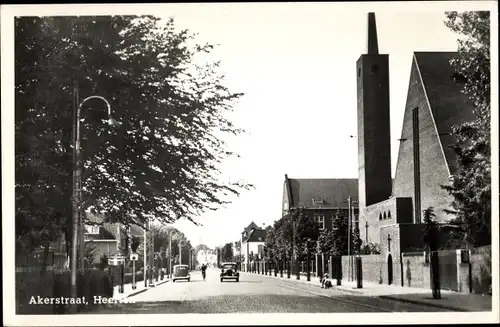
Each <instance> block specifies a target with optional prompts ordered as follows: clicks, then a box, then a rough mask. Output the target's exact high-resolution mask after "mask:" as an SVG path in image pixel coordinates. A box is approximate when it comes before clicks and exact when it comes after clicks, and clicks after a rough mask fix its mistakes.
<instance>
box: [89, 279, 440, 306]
mask: <svg viewBox="0 0 500 327" xmlns="http://www.w3.org/2000/svg"><path fill="white" fill-rule="evenodd" d="M218 275H219V271H218V270H216V269H212V270H209V271H208V272H207V279H206V280H205V281H203V279H202V277H201V273H199V272H194V273H193V274H192V277H191V282H184V281H178V282H175V283H171V282H168V283H165V284H163V285H160V286H158V287H156V288H152V289H149V290H147V291H146V292H144V293H141V294H138V295H135V296H133V297H131V298H129V300H133V301H135V303H121V304H117V305H114V306H113V307H104V306H103V307H100V308H99V310H98V312H96V311H93V312H92V313H115V314H116V313H154V314H159V313H272V312H279V313H324V312H328V313H334V312H394V311H396V312H398V311H399V312H422V311H433V312H437V311H447V310H444V309H438V308H433V307H428V306H421V305H415V304H406V303H402V302H399V301H392V300H387V299H381V298H377V297H362V296H358V295H347V294H346V293H343V292H340V291H335V290H332V289H329V290H325V289H321V288H319V287H315V286H313V285H307V284H301V283H296V282H294V281H293V280H276V279H272V278H268V277H265V276H259V275H253V274H242V275H241V277H240V281H239V282H234V281H225V282H223V283H221V282H220V279H219V277H218Z"/></svg>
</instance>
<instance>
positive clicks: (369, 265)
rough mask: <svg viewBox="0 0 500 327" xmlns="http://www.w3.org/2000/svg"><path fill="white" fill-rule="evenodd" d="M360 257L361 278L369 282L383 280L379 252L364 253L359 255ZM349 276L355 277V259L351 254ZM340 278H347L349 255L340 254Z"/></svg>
mask: <svg viewBox="0 0 500 327" xmlns="http://www.w3.org/2000/svg"><path fill="white" fill-rule="evenodd" d="M359 257H361V267H362V271H363V280H364V281H367V282H371V283H379V284H382V282H383V272H384V262H383V259H382V257H381V255H380V254H366V255H360V256H359ZM352 258H353V259H352V265H353V268H352V270H351V276H353V278H354V279H356V272H355V269H356V266H355V265H356V259H355V256H352ZM342 278H343V279H345V280H348V279H349V257H348V256H346V255H344V256H342Z"/></svg>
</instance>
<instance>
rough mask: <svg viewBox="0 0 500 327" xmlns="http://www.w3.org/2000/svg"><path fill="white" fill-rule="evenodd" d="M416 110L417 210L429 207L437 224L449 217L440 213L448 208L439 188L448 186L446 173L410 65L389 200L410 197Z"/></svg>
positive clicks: (420, 88) (447, 198)
mask: <svg viewBox="0 0 500 327" xmlns="http://www.w3.org/2000/svg"><path fill="white" fill-rule="evenodd" d="M417 106H418V108H419V125H420V127H419V137H420V142H419V144H420V180H421V181H420V186H421V210H423V209H425V208H427V207H430V206H433V207H434V209H435V213H436V219H437V220H438V221H445V220H449V219H450V216H449V215H447V214H446V213H444V212H443V210H442V209H445V208H449V204H450V202H451V197H450V196H449V194H448V193H447V192H446V191H445V190H443V189H441V187H440V185H447V184H448V183H449V172H448V168H447V163H446V161H445V157H444V153H443V150H442V148H441V143H440V141H439V136H438V135H437V132H436V127H435V125H434V121H433V117H432V114H431V111H430V108H429V105H428V101H427V98H426V96H425V93H424V89H423V86H422V83H421V80H420V75H419V73H418V69H417V67H416V65H415V62H413V63H412V68H411V73H410V85H409V88H408V95H407V102H406V110H405V114H404V118H403V128H402V132H401V137H400V138H401V142H400V146H399V153H398V161H397V165H396V174H395V179H394V185H393V196H396V197H413V195H414V183H413V181H414V178H413V130H412V126H413V125H412V110H413V108H415V107H417Z"/></svg>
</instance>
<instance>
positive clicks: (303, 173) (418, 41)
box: [155, 4, 457, 247]
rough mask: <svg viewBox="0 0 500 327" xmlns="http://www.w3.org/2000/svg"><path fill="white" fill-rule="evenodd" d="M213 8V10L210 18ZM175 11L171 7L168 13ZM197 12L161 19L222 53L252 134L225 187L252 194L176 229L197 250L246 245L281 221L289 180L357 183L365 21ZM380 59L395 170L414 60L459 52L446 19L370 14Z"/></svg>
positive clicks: (298, 13)
mask: <svg viewBox="0 0 500 327" xmlns="http://www.w3.org/2000/svg"><path fill="white" fill-rule="evenodd" d="M208 6H209V7H210V9H208ZM166 8H168V7H166ZM262 8H263V7H262V6H260V7H258V6H251V5H245V6H243V5H234V4H233V5H228V6H225V5H218V4H214V5H198V6H183V7H171V8H169V9H168V10H167V9H165V10H164V11H160V12H155V15H156V16H158V17H161V18H165V19H167V18H168V17H174V21H175V24H176V26H177V27H178V28H180V29H188V30H190V31H191V32H197V33H199V34H198V36H197V38H196V40H197V41H199V42H200V43H205V42H208V43H211V44H219V45H218V47H217V48H216V49H215V50H214V51H213V52H212V53H211V55H210V57H209V59H211V60H220V61H221V69H222V71H223V72H224V73H225V74H226V80H225V83H224V84H225V85H226V86H227V87H229V89H230V90H231V91H233V92H243V93H245V95H244V96H243V97H242V98H241V99H240V101H239V102H238V103H237V104H236V105H235V107H234V111H235V112H234V113H233V114H231V115H230V117H231V119H232V121H233V122H234V123H235V124H236V126H238V127H241V128H244V129H245V130H246V131H247V133H246V134H244V135H242V136H238V137H236V138H230V139H227V141H228V142H229V146H230V147H231V148H232V149H234V150H236V152H237V153H238V154H239V155H240V156H241V158H239V159H231V160H227V161H226V162H224V164H223V165H222V166H221V167H220V168H221V171H222V173H223V176H224V178H228V179H231V180H245V181H247V182H249V183H252V184H254V185H255V190H253V191H243V192H242V194H241V195H240V197H239V198H233V199H232V203H231V204H230V205H227V206H226V207H225V208H221V209H219V210H217V211H215V212H210V213H207V214H204V215H202V216H200V217H199V218H198V221H199V222H200V223H201V224H203V226H201V227H199V226H194V225H193V224H192V223H191V222H189V221H187V220H180V221H178V222H176V223H175V225H174V226H175V227H176V228H178V229H179V230H181V231H182V232H183V233H185V234H186V236H187V237H188V239H190V240H191V242H192V243H193V244H199V243H203V244H207V245H208V246H210V247H215V246H221V245H223V244H224V243H226V242H233V241H238V240H239V237H240V236H239V235H240V234H239V233H240V232H241V231H242V229H243V228H244V227H246V226H247V225H248V224H249V223H250V222H251V221H254V222H255V223H256V224H257V225H260V226H262V225H269V224H272V223H273V222H274V221H275V220H278V219H279V218H280V216H281V205H282V202H281V201H282V196H283V181H284V175H285V174H288V176H289V177H290V178H357V173H358V167H357V139H356V138H350V137H349V136H350V135H357V107H356V99H357V94H356V68H355V67H356V61H357V60H358V58H359V56H360V55H361V54H363V53H366V47H367V12H368V11H369V9H365V10H360V9H359V7H353V8H349V7H345V6H344V7H342V9H341V10H340V9H338V8H337V7H336V6H335V5H334V4H300V5H298V4H282V5H276V4H275V5H270V6H268V7H267V6H266V10H262ZM373 11H374V12H375V15H376V20H377V32H378V41H379V51H380V53H383V54H389V60H390V62H389V64H390V68H389V70H390V87H391V89H390V92H391V94H390V102H391V143H392V144H391V152H392V153H391V155H392V171H393V175H394V170H395V167H396V159H397V150H398V148H397V146H398V145H399V143H398V142H397V139H398V138H399V137H400V134H401V125H402V120H403V113H404V108H405V104H406V94H407V89H408V83H409V74H410V66H411V61H412V54H413V52H414V51H456V49H457V42H456V40H457V35H456V34H454V33H453V32H451V31H450V30H449V29H448V28H447V27H445V25H444V20H445V14H444V12H443V11H431V10H425V11H423V10H421V11H414V9H412V10H407V11H405V10H401V11H397V12H395V11H394V10H391V11H387V10H385V11H384V10H379V11H377V10H373Z"/></svg>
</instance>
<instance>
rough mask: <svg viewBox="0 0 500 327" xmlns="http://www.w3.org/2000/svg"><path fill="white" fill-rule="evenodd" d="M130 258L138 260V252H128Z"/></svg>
mask: <svg viewBox="0 0 500 327" xmlns="http://www.w3.org/2000/svg"><path fill="white" fill-rule="evenodd" d="M130 260H132V261H137V260H139V254H138V253H130Z"/></svg>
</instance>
